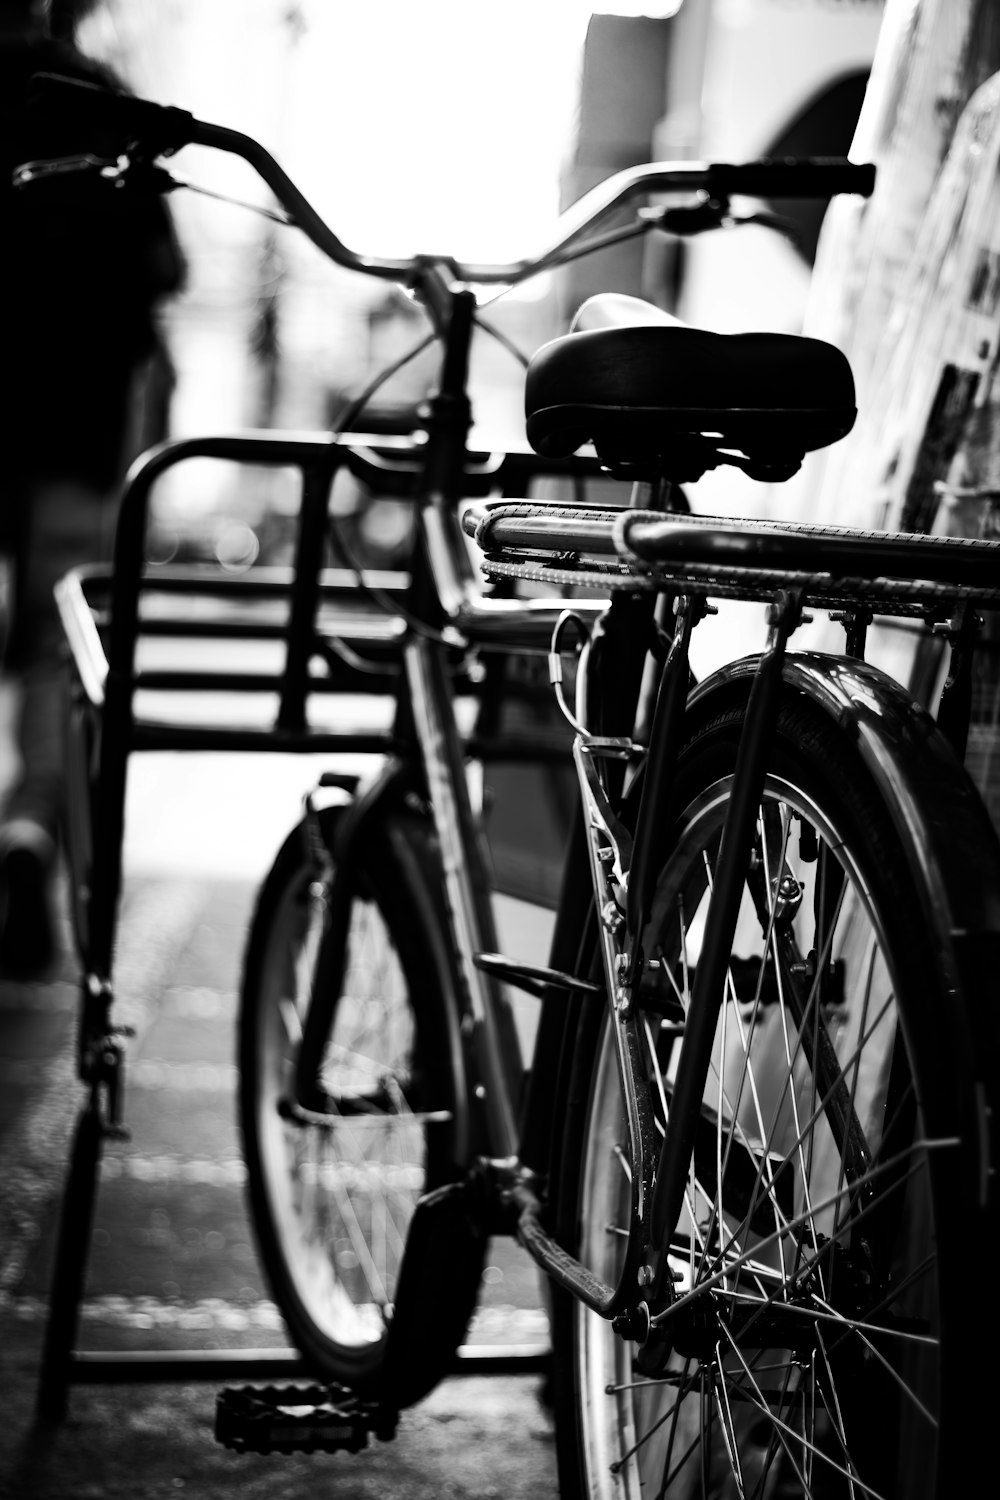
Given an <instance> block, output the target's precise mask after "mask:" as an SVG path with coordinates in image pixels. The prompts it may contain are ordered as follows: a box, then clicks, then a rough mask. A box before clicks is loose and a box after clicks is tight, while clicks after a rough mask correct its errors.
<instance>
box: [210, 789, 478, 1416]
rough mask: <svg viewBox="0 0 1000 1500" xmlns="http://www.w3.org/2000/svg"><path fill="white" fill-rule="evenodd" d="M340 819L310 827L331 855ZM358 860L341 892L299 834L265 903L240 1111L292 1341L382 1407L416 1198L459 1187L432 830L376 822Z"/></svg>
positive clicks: (457, 1106)
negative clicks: (380, 1394)
mask: <svg viewBox="0 0 1000 1500" xmlns="http://www.w3.org/2000/svg"><path fill="white" fill-rule="evenodd" d="M341 815H342V810H341V809H336V808H335V809H328V810H325V811H323V812H322V813H321V814H320V827H321V831H322V838H323V844H324V845H325V846H326V850H327V851H329V850H332V849H333V847H334V839H335V832H336V825H337V820H338V818H339V817H340V816H341ZM361 844H362V847H361V848H360V849H359V852H358V853H357V854H356V856H355V857H354V859H353V860H352V863H351V865H350V874H349V876H348V875H347V874H346V872H344V871H342V872H340V873H339V875H338V874H337V873H336V872H333V873H331V869H332V867H331V865H330V862H329V859H328V858H324V860H323V861H322V864H325V865H326V866H327V869H326V871H325V873H324V871H323V870H322V868H321V865H320V864H318V863H317V861H316V860H315V858H312V857H310V854H309V845H308V840H307V839H306V837H305V836H304V830H303V829H297V830H295V832H293V834H292V835H291V836H290V838H289V839H288V840H287V842H286V843H285V845H284V847H283V848H282V850H281V851H280V853H279V855H278V857H277V859H276V861H275V864H274V866H273V868H272V870H271V872H270V874H269V876H268V878H267V880H266V882H265V885H264V887H263V888H262V892H261V895H260V898H259V901H258V906H257V910H256V914H255V917H254V922H253V927H252V930H251V935H250V940H249V945H248V949H247V955H246V960H245V966H244V978H243V990H242V997H241V999H242V1003H241V1015H240V1042H239V1061H240V1112H241V1123H242V1130H243V1142H244V1152H245V1156H246V1162H247V1172H248V1183H249V1195H250V1203H251V1210H252V1215H253V1220H254V1225H255V1228H256V1233H257V1238H258V1243H259V1248H260V1252H261V1257H262V1260H263V1263H264V1267H265V1270H266V1274H267V1277H268V1281H269V1284H270V1288H271V1292H272V1295H273V1297H274V1300H275V1301H276V1303H277V1305H278V1307H279V1308H280V1310H281V1312H282V1314H283V1315H284V1318H285V1320H286V1322H287V1324H288V1328H289V1332H290V1334H291V1337H292V1340H293V1342H294V1343H295V1344H296V1346H297V1347H298V1348H299V1349H300V1350H301V1352H302V1353H303V1354H304V1355H305V1356H306V1357H307V1359H308V1360H309V1361H310V1363H311V1364H312V1365H313V1367H314V1368H315V1370H316V1372H317V1373H318V1374H320V1375H322V1376H323V1377H324V1378H326V1379H328V1380H336V1381H342V1382H344V1383H347V1384H349V1385H351V1386H352V1387H353V1388H355V1389H358V1390H362V1391H372V1392H375V1391H376V1390H377V1387H378V1378H379V1374H380V1370H381V1365H382V1359H383V1354H384V1347H385V1340H386V1335H387V1330H388V1326H389V1322H390V1320H391V1317H392V1309H393V1301H394V1297H395V1289H396V1282H397V1276H398V1272H399V1265H400V1259H401V1256H402V1251H403V1245H404V1243H405V1240H406V1234H407V1230H408V1227H409V1223H410V1220H411V1218H412V1215H413V1211H414V1208H415V1206H416V1203H417V1199H418V1198H419V1197H420V1196H421V1194H423V1193H424V1192H426V1191H429V1190H430V1189H432V1188H434V1187H437V1186H440V1185H441V1184H442V1183H444V1182H447V1181H449V1180H451V1178H452V1177H453V1176H454V1175H456V1172H457V1163H458V1158H459V1156H460V1154H461V1150H462V1146H461V1139H460V1138H461V1136H462V1133H463V1128H464V1127H463V1123H462V1122H463V1119H464V1100H463V1095H462V1090H463V1087H464V1084H463V1075H462V1069H461V1051H460V1045H459V1040H458V1028H457V1019H456V1015H455V1009H454V990H453V987H452V973H451V968H450V965H449V962H448V958H447V954H446V953H445V952H444V950H443V947H442V943H441V939H440V933H439V930H438V927H437V925H436V910H435V907H434V899H433V892H434V891H435V889H436V887H437V878H436V868H435V866H434V863H433V858H432V853H431V849H430V845H429V842H428V834H427V831H426V829H425V828H424V827H423V826H422V823H421V820H420V819H419V818H418V817H416V816H413V817H412V818H411V817H409V816H407V815H403V814H401V815H399V816H398V817H393V818H385V819H381V820H371V821H370V822H369V824H367V825H366V828H365V837H364V839H363V841H361ZM311 1008H312V1016H311V1019H310V1020H309V1021H308V1025H307V1017H308V1016H309V1014H310V1009H311ZM304 1036H306V1037H308V1041H307V1043H306V1048H307V1051H308V1053H309V1061H308V1065H307V1066H304V1067H303V1066H302V1065H301V1061H300V1053H301V1051H302V1045H303V1037H304Z"/></svg>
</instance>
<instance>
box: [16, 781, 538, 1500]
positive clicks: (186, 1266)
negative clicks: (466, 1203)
mask: <svg viewBox="0 0 1000 1500" xmlns="http://www.w3.org/2000/svg"><path fill="white" fill-rule="evenodd" d="M199 760H201V758H200V757H195V756H185V757H173V758H170V757H149V758H148V759H147V760H145V761H140V762H139V763H138V764H137V766H136V771H135V779H134V787H133V791H132V794H131V796H130V803H129V814H130V815H129V827H128V833H127V839H126V867H127V878H126V882H125V888H124V899H123V909H122V920H121V923H120V928H119V933H120V944H119V951H118V955H117V960H116V968H115V978H116V989H117V995H118V1001H117V1003H116V1015H117V1019H119V1020H121V1021H123V1022H127V1023H128V1024H131V1025H133V1026H134V1027H135V1028H136V1031H137V1036H136V1039H135V1041H134V1042H132V1043H131V1044H130V1048H129V1072H128V1082H127V1095H126V1115H127V1121H128V1123H129V1125H130V1126H131V1128H132V1132H133V1134H132V1139H131V1141H129V1142H126V1143H123V1144H122V1145H120V1146H118V1145H115V1146H109V1148H108V1150H107V1151H106V1153H105V1157H104V1165H103V1170H102V1178H101V1185H100V1189H99V1192H98V1204H97V1215H96V1218H95V1232H94V1235H93V1240H92V1245H91V1250H90V1258H89V1269H88V1279H87V1290H86V1297H85V1303H84V1308H83V1316H82V1320H81V1330H80V1338H79V1346H80V1347H86V1348H88V1349H94V1348H111V1349H115V1350H122V1349H129V1348H136V1347H139V1348H150V1347H153V1348H161V1349H186V1348H187V1349H189V1348H198V1347H206V1346H216V1347H219V1348H224V1349H228V1348H232V1349H236V1348H247V1347H250V1348H260V1347H265V1346H270V1347H275V1346H278V1347H280V1346H283V1345H284V1344H285V1338H284V1331H283V1325H282V1323H281V1320H280V1318H279V1317H278V1316H277V1312H276V1309H275V1308H274V1307H273V1304H271V1303H270V1301H269V1298H268V1295H267V1289H266V1287H265V1286H264V1283H263V1279H262V1277H261V1273H260V1269H259V1267H258V1266H257V1263H256V1256H255V1253H254V1250H253V1243H252V1233H251V1229H250V1226H249V1224H248V1222H247V1219H246V1214H245V1210H244V1207H243V1171H242V1159H241V1156H240V1151H239V1142H238V1139H237V1135H236V1131H235V1126H234V1119H233V1107H232V1103H233V1087H234V1083H235V1068H234V1065H233V1020H234V1016H235V1004H236V991H237V986H238V976H239V965H240V959H241V953H242V944H243V938H244V934H245V930H246V924H247V920H248V915H249V912H250V909H251V904H252V901H253V896H254V892H255V890H256V887H257V884H258V883H259V880H260V878H261V876H262V874H263V873H264V870H265V869H266V866H267V864H268V863H269V861H270V859H271V858H272V857H273V854H274V852H275V850H276V848H277V846H278V844H279V843H280V841H281V838H282V837H283V836H284V834H285V832H287V829H288V827H290V826H291V824H292V822H293V821H294V820H295V818H296V816H297V812H298V800H299V795H300V791H301V789H302V788H303V787H305V786H306V785H308V784H309V780H310V775H311V771H310V768H309V767H308V765H306V764H305V763H304V762H303V761H301V760H300V761H298V762H297V763H296V764H294V765H286V764H276V763H274V762H272V761H271V760H270V759H268V760H267V761H265V760H264V758H262V757H253V756H247V757H225V758H223V757H214V758H212V761H213V763H212V764H209V763H208V760H207V759H206V760H204V761H202V763H201V764H199V763H198V762H199ZM265 792H266V795H264V794H263V793H265ZM64 927H65V917H64ZM66 936H67V939H68V931H67V932H66ZM76 982H77V976H76V972H75V965H74V962H73V960H72V959H70V958H67V959H66V960H65V962H63V963H62V964H61V965H60V967H59V968H58V970H57V972H56V973H55V974H54V975H53V977H52V979H51V981H50V982H48V983H46V984H44V985H22V986H11V985H0V1084H2V1085H3V1087H2V1089H0V1181H2V1182H3V1184H4V1187H3V1198H2V1204H0V1400H2V1402H3V1406H4V1420H3V1422H2V1424H0V1497H2V1500H126V1497H128V1500H132V1497H133V1496H134V1495H135V1494H136V1493H139V1492H141V1493H142V1495H143V1497H144V1500H145V1497H151V1500H160V1497H166V1496H172V1497H173V1496H176V1495H178V1494H184V1495H189V1496H191V1497H194V1500H210V1497H211V1500H219V1497H225V1496H229V1495H232V1496H236V1495H239V1496H240V1497H241V1500H244V1497H246V1500H257V1497H260V1500H264V1497H265V1496H266V1497H267V1500H299V1497H302V1500H305V1497H306V1496H310V1497H312V1496H314V1495H316V1494H318V1493H330V1492H331V1491H334V1490H335V1493H336V1494H337V1496H338V1500H354V1497H358V1500H360V1497H362V1496H373V1495H376V1494H377V1495H379V1496H389V1497H391V1496H394V1495H396V1496H400V1497H402V1496H406V1497H407V1500H413V1497H416V1500H420V1497H423V1496H427V1497H431V1496H434V1497H437V1496H440V1495H455V1496H467V1497H472V1496H484V1495H485V1496H489V1495H492V1494H504V1495H506V1496H511V1497H519V1496H524V1497H527V1496H531V1497H535V1496H538V1497H545V1496H547V1495H554V1493H555V1480H554V1452H553V1445H552V1433H551V1422H550V1419H549V1415H548V1413H547V1412H546V1411H545V1410H544V1408H543V1407H542V1406H541V1405H540V1404H539V1400H538V1389H539V1382H538V1377H537V1376H525V1377H504V1378H491V1379H484V1378H481V1377H467V1378H463V1379H455V1380H451V1381H448V1382H446V1383H445V1384H444V1385H443V1386H442V1387H440V1388H439V1390H437V1391H436V1392H435V1393H434V1394H433V1396H432V1397H431V1398H430V1399H429V1400H428V1401H427V1402H426V1403H424V1404H423V1405H422V1406H421V1407H419V1408H418V1409H417V1410H416V1411H414V1412H412V1413H408V1414H406V1416H405V1417H404V1419H403V1422H402V1423H401V1427H400V1433H399V1435H398V1437H397V1438H396V1440H395V1441H394V1442H392V1443H389V1444H384V1445H381V1444H379V1445H375V1446H373V1447H372V1448H371V1449H369V1450H368V1451H366V1452H365V1453H362V1454H359V1455H356V1456H352V1455H348V1454H337V1455H330V1456H323V1455H316V1456H311V1457H306V1456H300V1457H295V1458H282V1457H272V1458H267V1459H262V1458H255V1457H252V1456H237V1455H234V1454H232V1453H229V1452H227V1451H226V1450H224V1449H221V1448H219V1447H218V1446H217V1445H216V1443H215V1441H214V1439H213V1436H212V1421H213V1415H214V1403H215V1396H216V1391H217V1388H218V1382H214V1383H213V1382H212V1381H208V1382H204V1383H198V1384H192V1385H141V1384H133V1385H131V1386H128V1387H123V1386H120V1385H119V1386H109V1387H102V1386H92V1385H90V1386H84V1385H75V1386H74V1387H73V1388H72V1389H71V1391H70V1411H69V1417H68V1419H67V1421H66V1422H64V1423H63V1424H61V1425H60V1426H58V1427H57V1428H55V1429H52V1430H42V1429H40V1428H38V1427H36V1426H35V1425H34V1421H33V1417H34V1403H35V1393H36V1387H37V1377H38V1369H39V1360H40V1349H41V1340H42V1335H43V1331H44V1319H45V1313H46V1302H47V1296H48V1286H49V1274H50V1264H51V1253H52V1244H53V1231H54V1214H53V1210H54V1208H55V1207H56V1205H57V1202H58V1195H59V1191H60V1187H61V1183H62V1178H63V1173H64V1169H65V1163H66V1156H67V1149H68V1142H69V1138H70V1134H71V1131H72V1127H73V1123H74V1119H75V1115H76V1110H77V1108H78V1105H79V1102H80V1098H81V1090H80V1085H79V1084H78V1083H77V1082H76V1080H75V1074H74V1068H73V1042H74V1029H75V1011H76ZM510 1250H511V1247H510V1246H508V1245H504V1246H503V1247H498V1255H497V1264H496V1265H495V1266H493V1267H492V1268H491V1272H490V1282H491V1284H490V1285H488V1286H487V1288H486V1292H485V1303H486V1305H485V1307H484V1309H483V1315H482V1327H483V1330H484V1335H485V1336H487V1337H491V1336H494V1335H498V1336H499V1337H500V1338H501V1339H503V1338H504V1337H505V1336H506V1335H509V1331H510V1329H511V1328H512V1327H514V1326H516V1327H518V1328H521V1327H523V1328H525V1329H528V1330H530V1337H531V1338H532V1340H533V1341H534V1342H538V1341H539V1340H540V1339H541V1340H544V1332H543V1331H540V1330H542V1329H543V1325H544V1320H543V1319H542V1316H541V1314H540V1312H539V1311H538V1310H537V1303H536V1306H535V1310H534V1311H532V1308H531V1307H530V1306H528V1305H525V1297H524V1295H522V1293H523V1281H522V1272H521V1271H520V1270H519V1269H518V1267H517V1266H516V1265H512V1264H511V1262H510V1259H509V1255H508V1252H509V1251H510ZM514 1253H515V1255H516V1254H517V1253H518V1252H516V1251H515V1252H514ZM505 1257H506V1258H505ZM529 1301H530V1297H529ZM514 1302H517V1303H518V1306H517V1307H514V1306H513V1305H512V1304H513V1303H514ZM515 1433H516V1434H517V1439H516V1441H514V1442H512V1441H511V1437H512V1434H515Z"/></svg>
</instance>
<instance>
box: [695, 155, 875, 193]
mask: <svg viewBox="0 0 1000 1500" xmlns="http://www.w3.org/2000/svg"><path fill="white" fill-rule="evenodd" d="M708 173H709V192H712V193H720V194H722V195H723V196H728V195H729V194H730V193H745V194H746V195H747V197H749V198H832V197H834V196H835V195H836V194H837V193H857V194H858V195H859V196H860V197H862V198H870V197H871V194H872V192H873V190H874V188H875V167H874V165H873V164H872V163H871V162H865V163H863V164H860V165H855V163H854V162H850V161H848V160H847V159H846V158H845V157H817V156H813V157H803V158H800V159H797V158H795V157H788V158H784V159H774V160H764V161H750V162H744V163H741V164H738V165H736V164H729V163H727V162H713V163H712V164H711V165H710V166H709V168H708Z"/></svg>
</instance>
